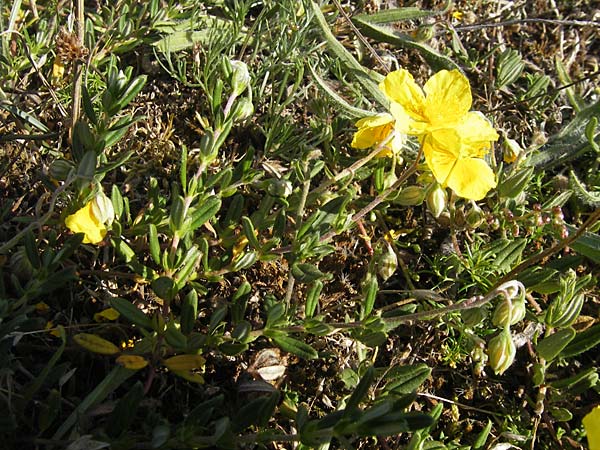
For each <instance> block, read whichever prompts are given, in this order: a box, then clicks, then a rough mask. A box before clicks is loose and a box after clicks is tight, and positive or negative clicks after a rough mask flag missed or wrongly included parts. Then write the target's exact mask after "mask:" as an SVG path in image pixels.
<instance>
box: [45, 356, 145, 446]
mask: <svg viewBox="0 0 600 450" xmlns="http://www.w3.org/2000/svg"><path fill="white" fill-rule="evenodd" d="M135 373H136V371H135V370H129V369H125V368H124V367H121V366H115V367H114V368H113V369H112V370H111V371H110V373H109V374H108V375H107V376H106V377H105V378H104V380H102V381H101V382H100V384H98V385H97V386H96V388H95V389H94V390H93V391H92V392H90V393H89V394H88V395H87V396H86V397H85V398H84V399H83V400H82V401H80V402H79V403H78V404H77V406H76V407H75V409H74V410H73V412H72V413H71V415H70V416H69V417H68V418H67V419H66V420H65V421H64V422H63V423H62V425H61V426H60V427H59V428H58V430H56V432H55V433H54V436H52V439H53V440H55V441H58V440H61V439H62V438H63V436H65V434H67V432H68V431H69V430H70V429H71V428H72V427H73V425H75V424H76V423H77V421H78V420H79V419H80V418H81V417H83V416H85V415H86V412H87V411H88V410H89V409H91V408H92V407H93V406H95V405H97V404H99V403H100V402H102V401H103V400H104V399H105V398H106V397H108V396H109V395H110V393H111V392H113V391H114V390H115V389H117V388H118V387H119V386H121V384H123V382H124V381H126V380H127V379H128V378H129V377H131V376H132V375H133V374H135Z"/></svg>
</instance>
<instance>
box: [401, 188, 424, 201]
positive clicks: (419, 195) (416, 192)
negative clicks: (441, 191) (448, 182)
mask: <svg viewBox="0 0 600 450" xmlns="http://www.w3.org/2000/svg"><path fill="white" fill-rule="evenodd" d="M423 200H425V189H423V188H422V187H421V186H408V187H405V188H404V189H402V190H401V191H400V193H399V194H398V197H396V202H397V203H399V204H400V205H402V206H417V205H420V204H421V203H423Z"/></svg>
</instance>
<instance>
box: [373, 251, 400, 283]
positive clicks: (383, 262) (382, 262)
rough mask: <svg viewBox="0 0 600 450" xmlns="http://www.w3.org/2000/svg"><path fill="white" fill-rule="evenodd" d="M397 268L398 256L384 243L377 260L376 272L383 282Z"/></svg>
mask: <svg viewBox="0 0 600 450" xmlns="http://www.w3.org/2000/svg"><path fill="white" fill-rule="evenodd" d="M397 268H398V256H396V252H395V251H394V249H393V248H392V246H391V245H390V244H389V243H388V242H386V243H385V248H384V249H383V251H382V253H381V256H380V258H379V260H378V261H377V271H378V273H379V276H380V277H381V279H382V280H383V281H386V280H387V279H388V278H389V277H391V276H392V275H393V274H394V272H396V269H397Z"/></svg>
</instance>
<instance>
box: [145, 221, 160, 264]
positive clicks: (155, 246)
mask: <svg viewBox="0 0 600 450" xmlns="http://www.w3.org/2000/svg"><path fill="white" fill-rule="evenodd" d="M148 246H149V247H150V256H152V260H153V261H154V262H155V263H156V264H160V243H159V242H158V230H157V229H156V225H154V224H153V223H151V224H149V225H148Z"/></svg>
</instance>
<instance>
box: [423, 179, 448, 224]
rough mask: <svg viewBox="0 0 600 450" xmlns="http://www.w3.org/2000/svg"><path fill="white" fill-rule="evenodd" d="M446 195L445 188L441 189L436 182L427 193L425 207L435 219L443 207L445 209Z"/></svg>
mask: <svg viewBox="0 0 600 450" xmlns="http://www.w3.org/2000/svg"><path fill="white" fill-rule="evenodd" d="M447 200H448V197H447V195H446V190H445V189H443V188H442V187H441V186H440V185H439V184H436V185H435V187H434V188H433V189H431V190H430V191H429V194H427V209H429V212H430V213H431V215H432V216H433V217H435V218H436V219H437V218H438V217H440V215H441V214H442V212H443V211H444V209H446V202H447Z"/></svg>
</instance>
